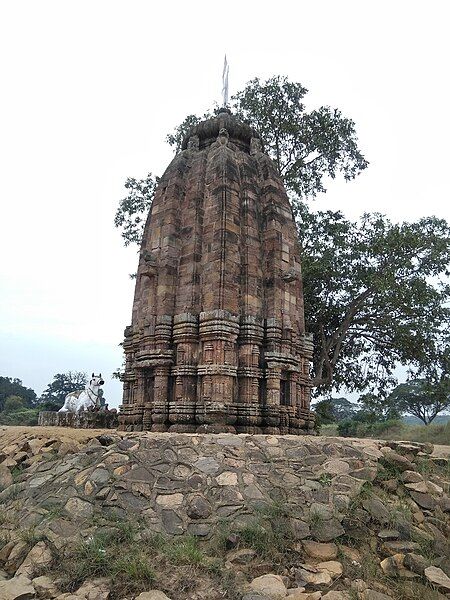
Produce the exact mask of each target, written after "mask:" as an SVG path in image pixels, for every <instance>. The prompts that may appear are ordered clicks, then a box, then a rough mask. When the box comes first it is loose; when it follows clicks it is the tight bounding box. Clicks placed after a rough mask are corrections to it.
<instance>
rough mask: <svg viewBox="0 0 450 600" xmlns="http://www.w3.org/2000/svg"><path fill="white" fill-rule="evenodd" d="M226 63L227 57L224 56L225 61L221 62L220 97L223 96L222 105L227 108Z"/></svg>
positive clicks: (227, 68) (227, 69)
mask: <svg viewBox="0 0 450 600" xmlns="http://www.w3.org/2000/svg"><path fill="white" fill-rule="evenodd" d="M228 72H229V67H228V62H227V55H226V54H225V59H224V62H223V73H222V96H223V105H224V106H227V104H228Z"/></svg>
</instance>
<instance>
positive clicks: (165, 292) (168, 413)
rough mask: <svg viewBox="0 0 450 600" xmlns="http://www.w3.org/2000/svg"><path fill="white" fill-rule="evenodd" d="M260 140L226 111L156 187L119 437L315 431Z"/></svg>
mask: <svg viewBox="0 0 450 600" xmlns="http://www.w3.org/2000/svg"><path fill="white" fill-rule="evenodd" d="M262 143H263V142H262V140H260V139H259V136H258V134H257V133H256V132H255V131H253V130H252V129H251V128H250V127H249V126H247V125H245V124H243V123H241V122H239V121H238V120H237V119H236V118H235V117H234V116H233V115H232V114H231V113H230V112H229V111H228V110H226V109H222V111H221V112H219V114H218V115H217V116H216V117H214V118H211V119H208V120H207V121H204V122H202V123H200V124H198V125H196V126H195V127H193V128H192V129H191V131H190V133H189V134H188V136H187V137H186V138H185V140H184V142H183V145H182V150H181V152H179V153H178V154H177V155H176V156H175V158H174V159H173V161H172V162H171V163H170V165H169V167H168V168H167V170H166V172H165V173H164V175H163V177H162V178H161V180H160V182H159V185H158V188H157V190H156V193H155V197H154V200H153V205H152V208H151V210H150V214H149V217H148V220H147V223H146V226H145V230H144V236H143V241H142V246H141V250H140V258H139V266H138V271H137V279H136V290H135V298H134V304H133V314H132V322H131V325H130V326H129V327H127V328H126V329H125V341H124V351H125V355H126V367H125V373H124V375H123V382H124V396H123V404H122V406H121V407H120V414H119V429H121V430H127V431H132V430H134V431H141V430H151V431H176V432H238V433H260V432H263V433H274V434H275V433H282V434H284V433H290V434H299V433H305V432H308V431H311V430H312V428H313V425H314V415H313V413H311V412H310V387H311V382H310V378H309V361H310V360H311V357H312V337H311V336H310V335H308V334H306V333H305V325H304V315H303V312H304V311H303V293H302V280H301V269H300V253H299V245H298V239H297V231H296V225H295V223H294V218H293V215H292V209H291V206H290V204H289V200H288V197H287V194H286V191H285V189H284V186H283V183H282V180H281V178H280V176H279V175H278V173H277V171H276V168H275V166H274V164H273V162H272V161H271V160H270V158H269V157H268V156H267V155H266V154H265V153H264V152H263V149H262Z"/></svg>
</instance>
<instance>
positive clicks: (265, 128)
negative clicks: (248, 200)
mask: <svg viewBox="0 0 450 600" xmlns="http://www.w3.org/2000/svg"><path fill="white" fill-rule="evenodd" d="M307 92H308V90H307V89H306V88H305V87H303V86H302V85H301V84H300V83H294V82H290V81H288V79H287V78H286V77H281V76H277V77H272V78H270V79H268V80H267V81H265V82H261V81H260V80H259V79H258V78H256V79H253V80H252V81H250V82H249V83H248V84H247V85H246V86H245V88H244V89H243V90H242V92H239V93H238V94H236V96H234V97H233V98H232V99H231V101H232V110H233V111H234V112H235V113H236V115H237V116H238V117H240V118H241V119H242V120H243V121H245V122H247V123H248V124H249V125H251V126H252V127H253V128H254V129H256V131H258V133H259V134H260V135H261V138H262V140H263V142H264V149H265V151H266V152H267V153H268V154H269V156H270V157H271V158H272V159H273V160H274V161H275V163H276V165H277V167H278V172H279V173H280V175H281V176H282V178H283V180H284V184H285V186H286V188H287V189H288V190H289V191H291V192H293V193H294V194H295V195H296V196H297V197H298V198H300V199H305V198H311V197H314V196H315V195H316V194H317V193H318V192H325V191H326V188H325V183H324V179H325V177H327V176H328V177H331V178H332V179H334V178H335V177H336V175H338V174H342V175H343V176H344V178H345V179H346V180H347V181H349V180H351V179H354V178H355V177H356V176H357V175H358V174H359V173H361V171H363V170H364V169H365V168H366V167H367V166H368V164H369V163H368V162H367V160H366V159H365V158H364V156H363V155H362V153H361V152H360V150H359V149H358V140H357V137H356V132H355V123H354V122H353V121H352V120H351V119H348V118H346V117H344V116H343V115H342V113H341V112H340V111H339V110H338V109H336V108H330V107H329V106H321V107H320V108H318V109H314V110H312V111H310V112H307V111H306V107H305V105H304V104H303V99H304V97H305V96H306V94H307ZM294 200H295V198H294Z"/></svg>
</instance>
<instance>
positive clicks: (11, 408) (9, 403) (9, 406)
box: [3, 396, 26, 413]
mask: <svg viewBox="0 0 450 600" xmlns="http://www.w3.org/2000/svg"><path fill="white" fill-rule="evenodd" d="M23 408H26V402H25V400H24V399H23V398H21V397H20V396H8V397H7V398H6V400H5V402H4V404H3V410H4V412H6V413H8V412H15V411H17V410H21V409H23Z"/></svg>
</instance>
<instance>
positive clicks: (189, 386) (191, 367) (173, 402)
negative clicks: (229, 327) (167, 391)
mask: <svg viewBox="0 0 450 600" xmlns="http://www.w3.org/2000/svg"><path fill="white" fill-rule="evenodd" d="M173 322H174V325H173V343H174V346H175V366H173V367H172V370H171V374H172V377H173V383H174V393H173V397H172V398H170V399H169V422H170V428H169V430H170V431H178V432H181V433H183V432H185V433H186V432H187V433H189V432H193V431H195V429H196V423H195V405H196V393H197V364H198V343H199V342H198V316H196V315H193V314H190V313H183V314H180V315H176V316H175V317H174V319H173Z"/></svg>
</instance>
